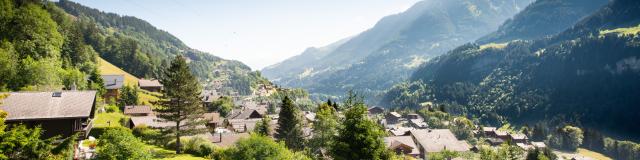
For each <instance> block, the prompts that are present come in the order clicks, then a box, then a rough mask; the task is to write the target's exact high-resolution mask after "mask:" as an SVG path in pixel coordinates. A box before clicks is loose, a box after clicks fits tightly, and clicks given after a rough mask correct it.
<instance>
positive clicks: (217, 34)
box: [74, 0, 418, 70]
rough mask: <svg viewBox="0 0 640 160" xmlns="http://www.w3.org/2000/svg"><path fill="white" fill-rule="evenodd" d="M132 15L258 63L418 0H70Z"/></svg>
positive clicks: (369, 23)
mask: <svg viewBox="0 0 640 160" xmlns="http://www.w3.org/2000/svg"><path fill="white" fill-rule="evenodd" d="M74 1H76V2H79V3H81V4H83V5H86V6H89V7H92V8H97V9H100V10H102V11H106V12H114V13H118V14H121V15H130V16H135V17H138V18H141V19H144V20H146V21H148V22H149V23H151V24H152V25H154V26H156V27H158V28H160V29H162V30H165V31H168V32H169V33H171V34H173V35H175V36H177V37H178V38H180V39H181V40H182V41H183V42H184V43H186V44H187V45H188V46H190V47H192V48H195V49H198V50H202V51H206V52H209V53H211V54H214V55H216V56H220V57H222V58H226V59H234V60H239V61H242V62H244V63H245V64H247V65H249V66H250V67H251V68H252V69H254V70H259V69H262V68H263V67H266V66H268V65H271V64H275V63H277V62H280V61H282V60H284V59H286V58H289V57H291V56H294V55H297V54H300V53H301V52H302V51H304V49H306V48H307V47H312V46H315V47H321V46H324V45H327V44H330V43H331V42H334V41H337V40H339V39H342V38H345V37H349V36H352V35H356V34H358V33H360V32H362V31H365V30H366V29H369V28H371V27H373V25H375V23H376V22H377V21H378V20H379V19H380V18H382V17H384V16H387V15H391V14H396V13H399V12H402V11H404V10H406V9H408V8H409V7H411V5H413V4H414V3H416V2H417V1H418V0H349V1H345V0H316V1H310V0H252V1H249V0H226V1H222V0H101V1H98V0H74Z"/></svg>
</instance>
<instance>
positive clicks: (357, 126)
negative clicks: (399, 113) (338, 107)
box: [331, 96, 392, 160]
mask: <svg viewBox="0 0 640 160" xmlns="http://www.w3.org/2000/svg"><path fill="white" fill-rule="evenodd" d="M345 105H347V106H350V107H349V109H348V110H347V111H346V113H345V119H344V120H343V121H342V124H343V126H342V127H340V128H339V130H338V137H337V138H336V142H335V143H334V144H333V146H332V148H331V154H332V156H333V158H334V159H336V160H343V159H373V160H377V159H390V158H391V157H392V154H391V153H390V152H389V151H388V150H387V149H386V147H385V144H384V142H383V140H382V138H383V136H384V131H383V130H382V129H381V128H380V127H379V126H377V125H376V123H375V122H374V121H372V120H370V119H369V118H368V117H367V107H366V106H365V105H364V102H362V101H361V100H358V99H356V96H349V98H348V99H347V100H346V101H345Z"/></svg>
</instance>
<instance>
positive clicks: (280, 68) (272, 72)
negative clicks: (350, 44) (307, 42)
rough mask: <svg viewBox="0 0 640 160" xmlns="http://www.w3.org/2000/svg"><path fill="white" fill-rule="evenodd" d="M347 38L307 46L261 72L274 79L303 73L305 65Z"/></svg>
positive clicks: (316, 59) (325, 53) (319, 57)
mask: <svg viewBox="0 0 640 160" xmlns="http://www.w3.org/2000/svg"><path fill="white" fill-rule="evenodd" d="M348 40H349V38H345V39H342V40H340V41H338V42H334V43H332V44H329V45H327V46H325V47H320V48H316V47H309V48H307V49H306V50H304V52H302V54H300V55H297V56H293V57H291V58H288V59H286V60H284V61H282V62H280V63H277V64H274V65H271V66H267V67H265V68H264V69H263V70H262V74H263V75H265V76H266V77H267V78H269V79H271V80H274V81H279V79H278V78H279V77H293V76H297V75H298V74H299V73H303V72H304V71H305V69H306V67H307V65H309V64H312V63H315V62H316V61H318V60H321V59H322V58H324V57H325V56H326V55H327V54H329V53H331V52H333V51H334V50H335V49H336V48H338V47H339V46H340V45H342V44H344V43H345V42H347V41H348Z"/></svg>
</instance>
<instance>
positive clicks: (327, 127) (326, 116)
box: [309, 101, 338, 154]
mask: <svg viewBox="0 0 640 160" xmlns="http://www.w3.org/2000/svg"><path fill="white" fill-rule="evenodd" d="M330 104H331V101H329V102H327V103H323V104H321V105H320V106H319V107H318V111H317V112H316V119H315V121H314V122H313V126H312V129H313V137H312V138H311V140H309V144H310V147H311V150H312V152H313V153H314V154H319V153H320V152H321V150H329V148H330V147H331V145H333V140H334V139H335V137H336V135H337V134H338V132H337V130H336V129H337V126H338V117H337V115H336V111H335V110H334V108H333V106H331V105H330Z"/></svg>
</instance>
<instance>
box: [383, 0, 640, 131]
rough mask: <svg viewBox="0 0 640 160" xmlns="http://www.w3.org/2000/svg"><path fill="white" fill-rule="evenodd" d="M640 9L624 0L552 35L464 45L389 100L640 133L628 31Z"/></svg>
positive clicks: (487, 118) (498, 118)
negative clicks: (506, 41)
mask: <svg viewBox="0 0 640 160" xmlns="http://www.w3.org/2000/svg"><path fill="white" fill-rule="evenodd" d="M639 7H640V2H638V1H631V0H617V1H613V2H611V3H610V4H608V5H607V6H605V7H603V8H602V9H600V10H598V11H597V12H595V13H594V14H592V15H591V16H589V17H587V18H585V19H583V20H581V21H580V22H578V23H577V24H576V25H574V26H573V27H571V28H569V29H568V30H566V31H564V32H562V33H560V34H558V35H555V36H551V37H549V38H543V39H538V40H530V41H524V40H515V41H510V42H509V43H504V44H496V43H490V44H483V45H481V44H467V45H463V46H460V47H458V48H456V49H454V50H452V51H450V52H449V53H447V54H446V55H444V56H440V57H438V58H436V59H434V60H432V61H430V62H428V63H425V64H424V65H423V66H421V68H420V69H418V70H417V72H416V73H414V75H413V77H412V78H411V81H410V82H406V83H403V84H399V85H396V86H395V87H394V88H392V89H391V90H390V91H389V92H388V94H387V95H386V97H385V100H384V101H383V103H384V104H388V105H391V106H394V107H401V108H402V107H409V108H416V107H419V106H420V103H421V102H426V101H434V102H437V103H439V104H445V105H446V106H447V110H449V111H450V112H454V113H458V114H467V115H469V116H474V117H477V118H480V119H481V120H482V121H483V122H484V123H488V124H494V125H495V124H500V123H503V122H507V121H509V122H512V123H516V124H533V123H536V122H540V121H562V122H564V123H572V124H576V125H580V126H584V127H588V128H591V127H592V128H597V129H599V130H601V131H603V132H605V133H606V134H608V135H612V136H614V137H617V136H620V137H626V138H631V139H638V138H640V137H637V136H638V135H639V134H638V133H640V130H638V128H637V127H636V126H637V125H636V122H638V121H639V119H638V117H640V115H639V114H640V110H639V109H638V108H637V104H640V101H639V100H637V98H635V97H638V96H640V92H638V90H640V88H639V87H640V86H638V84H637V82H638V80H640V74H639V72H640V69H639V68H640V67H638V66H639V63H638V62H639V61H638V58H637V57H638V53H640V52H639V51H640V44H639V41H640V39H639V37H638V36H637V33H631V34H627V33H624V32H623V31H624V30H628V29H629V27H631V28H633V27H635V26H637V24H638V22H639V20H640V19H638V17H640V12H638V11H640V9H639ZM613 29H617V30H613ZM611 30H613V31H611ZM616 31H617V32H616Z"/></svg>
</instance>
